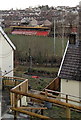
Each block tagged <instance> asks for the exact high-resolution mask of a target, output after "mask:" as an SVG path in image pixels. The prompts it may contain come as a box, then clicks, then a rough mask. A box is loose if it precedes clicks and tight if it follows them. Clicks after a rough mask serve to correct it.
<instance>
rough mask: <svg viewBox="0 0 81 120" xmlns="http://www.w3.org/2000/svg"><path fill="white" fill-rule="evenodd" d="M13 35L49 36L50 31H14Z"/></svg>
mask: <svg viewBox="0 0 81 120" xmlns="http://www.w3.org/2000/svg"><path fill="white" fill-rule="evenodd" d="M12 34H23V35H37V36H48V35H49V31H31V30H24V31H23V30H14V31H12Z"/></svg>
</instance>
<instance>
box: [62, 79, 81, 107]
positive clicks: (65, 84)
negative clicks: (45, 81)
mask: <svg viewBox="0 0 81 120" xmlns="http://www.w3.org/2000/svg"><path fill="white" fill-rule="evenodd" d="M80 90H81V82H80V81H75V80H65V79H61V92H62V93H66V94H70V95H72V96H77V97H81V93H80ZM62 96H64V95H62ZM69 98H71V99H75V100H79V98H73V97H71V96H70V97H69ZM70 103H72V104H74V103H73V102H70ZM77 105H78V104H77Z"/></svg>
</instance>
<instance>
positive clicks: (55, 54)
mask: <svg viewBox="0 0 81 120" xmlns="http://www.w3.org/2000/svg"><path fill="white" fill-rule="evenodd" d="M55 55H56V51H55V19H54V56H55Z"/></svg>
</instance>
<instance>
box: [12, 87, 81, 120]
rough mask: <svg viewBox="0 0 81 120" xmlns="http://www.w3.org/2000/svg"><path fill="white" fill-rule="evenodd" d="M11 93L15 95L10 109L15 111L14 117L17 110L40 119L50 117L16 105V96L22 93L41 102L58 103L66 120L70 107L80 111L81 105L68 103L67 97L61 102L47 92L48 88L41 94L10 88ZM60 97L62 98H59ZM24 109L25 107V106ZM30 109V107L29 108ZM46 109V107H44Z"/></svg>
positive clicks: (69, 117) (69, 114)
mask: <svg viewBox="0 0 81 120" xmlns="http://www.w3.org/2000/svg"><path fill="white" fill-rule="evenodd" d="M11 93H14V96H15V102H14V103H15V104H14V107H12V108H11V109H12V110H14V111H15V115H14V116H15V117H14V118H16V117H17V116H16V115H17V112H20V113H24V114H28V115H31V116H35V117H38V118H42V119H50V120H51V118H50V117H47V116H43V115H42V116H41V115H39V114H36V113H31V112H29V111H27V110H23V108H22V107H17V99H18V96H19V95H22V96H26V97H30V98H34V99H37V100H40V101H43V102H45V101H46V102H48V103H54V104H56V105H57V106H58V105H60V106H62V107H64V108H65V109H66V118H67V119H68V120H70V119H71V113H70V112H71V109H72V110H78V111H80V112H81V107H80V106H77V105H73V104H70V103H68V102H67V101H68V99H66V102H62V101H60V100H58V99H56V97H55V96H54V95H51V94H50V93H49V94H48V90H45V94H44V95H41V94H33V93H30V92H27V93H26V92H23V91H19V90H18V89H12V90H11ZM43 93H44V92H43ZM61 99H62V98H61ZM25 109H26V108H25ZM31 109H32V108H31ZM41 109H44V108H41ZM45 109H46V108H45Z"/></svg>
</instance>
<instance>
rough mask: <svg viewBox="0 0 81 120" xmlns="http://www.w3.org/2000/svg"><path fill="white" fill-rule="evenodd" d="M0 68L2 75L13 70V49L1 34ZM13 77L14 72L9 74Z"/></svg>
mask: <svg viewBox="0 0 81 120" xmlns="http://www.w3.org/2000/svg"><path fill="white" fill-rule="evenodd" d="M0 67H1V71H2V75H4V74H6V73H7V72H9V71H11V70H12V69H13V49H12V47H11V46H10V45H9V43H8V42H7V41H6V40H5V38H4V37H3V35H2V34H1V33H0ZM7 76H11V77H12V76H13V71H12V72H10V73H9V74H7Z"/></svg>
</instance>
